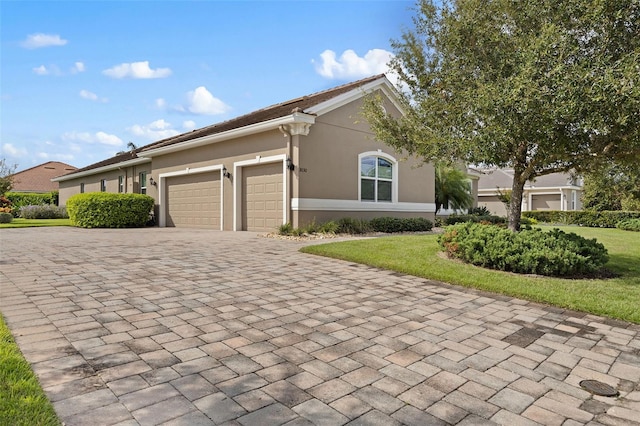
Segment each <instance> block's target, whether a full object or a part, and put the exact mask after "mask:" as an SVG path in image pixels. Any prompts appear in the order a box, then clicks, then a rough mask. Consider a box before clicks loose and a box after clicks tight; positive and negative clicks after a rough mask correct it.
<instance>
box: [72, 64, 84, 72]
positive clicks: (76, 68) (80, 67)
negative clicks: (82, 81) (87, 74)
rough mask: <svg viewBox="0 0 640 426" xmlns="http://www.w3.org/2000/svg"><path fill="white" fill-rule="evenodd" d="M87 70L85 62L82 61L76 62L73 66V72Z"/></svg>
mask: <svg viewBox="0 0 640 426" xmlns="http://www.w3.org/2000/svg"><path fill="white" fill-rule="evenodd" d="M85 70H86V68H85V66H84V63H82V62H76V63H75V64H73V67H72V68H71V74H77V73H79V72H84V71H85Z"/></svg>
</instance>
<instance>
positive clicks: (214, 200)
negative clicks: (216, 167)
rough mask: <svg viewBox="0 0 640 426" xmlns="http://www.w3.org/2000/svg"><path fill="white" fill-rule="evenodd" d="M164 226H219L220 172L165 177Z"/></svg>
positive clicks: (218, 227)
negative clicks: (165, 214)
mask: <svg viewBox="0 0 640 426" xmlns="http://www.w3.org/2000/svg"><path fill="white" fill-rule="evenodd" d="M166 185H167V205H166V209H167V210H166V212H167V226H176V227H188V228H211V229H220V172H218V171H216V172H214V173H196V174H188V175H183V176H174V177H170V178H167V184H166Z"/></svg>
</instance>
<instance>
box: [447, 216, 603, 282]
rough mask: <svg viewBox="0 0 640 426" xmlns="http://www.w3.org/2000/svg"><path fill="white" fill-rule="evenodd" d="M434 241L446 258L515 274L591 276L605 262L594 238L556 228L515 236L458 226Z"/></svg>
mask: <svg viewBox="0 0 640 426" xmlns="http://www.w3.org/2000/svg"><path fill="white" fill-rule="evenodd" d="M438 242H439V243H440V246H441V247H442V248H443V250H444V251H446V252H447V254H448V255H449V256H450V257H454V258H457V259H461V260H463V261H464V262H467V263H471V264H473V265H477V266H482V267H485V268H490V269H497V270H501V271H509V272H515V273H519V274H538V275H548V276H565V277H566V276H585V275H593V274H595V273H597V272H599V271H601V270H602V268H603V266H604V265H605V263H607V261H608V260H609V257H608V254H607V249H606V248H605V247H604V245H602V244H601V243H599V242H597V241H596V240H595V239H586V238H583V237H581V236H579V235H577V234H574V233H566V232H563V231H561V230H559V229H553V230H551V231H549V232H543V231H542V230H541V229H531V230H524V231H520V232H517V233H516V232H511V231H509V230H508V229H504V228H500V227H498V226H493V225H482V224H478V223H460V224H456V225H452V226H448V227H447V228H445V231H444V233H443V234H441V235H440V236H439V238H438Z"/></svg>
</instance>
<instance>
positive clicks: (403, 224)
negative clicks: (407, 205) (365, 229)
mask: <svg viewBox="0 0 640 426" xmlns="http://www.w3.org/2000/svg"><path fill="white" fill-rule="evenodd" d="M369 225H370V226H371V228H372V229H373V230H374V231H375V232H385V233H388V234H391V233H395V232H423V231H431V229H432V228H433V222H431V221H430V220H429V219H425V218H423V217H410V218H398V217H376V218H373V219H371V220H370V221H369Z"/></svg>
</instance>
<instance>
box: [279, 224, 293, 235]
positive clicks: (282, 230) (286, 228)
mask: <svg viewBox="0 0 640 426" xmlns="http://www.w3.org/2000/svg"><path fill="white" fill-rule="evenodd" d="M292 231H293V225H291V223H290V222H287V223H283V224H282V225H280V226H278V234H279V235H291V232H292Z"/></svg>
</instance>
